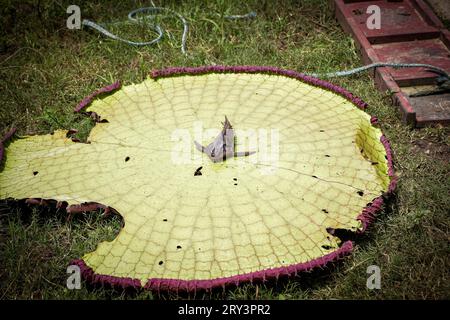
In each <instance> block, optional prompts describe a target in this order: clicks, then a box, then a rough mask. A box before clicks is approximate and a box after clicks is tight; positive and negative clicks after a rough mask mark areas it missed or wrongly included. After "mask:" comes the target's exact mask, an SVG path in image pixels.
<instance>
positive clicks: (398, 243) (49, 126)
mask: <svg viewBox="0 0 450 320" xmlns="http://www.w3.org/2000/svg"><path fill="white" fill-rule="evenodd" d="M3 2H4V3H3V5H2V6H1V9H0V10H1V11H2V13H1V15H0V19H1V21H0V22H1V25H2V28H1V30H0V37H1V38H0V39H1V41H0V79H1V80H0V98H1V100H0V101H1V112H0V133H2V134H3V133H5V132H6V131H7V129H8V128H11V127H16V128H18V133H19V134H20V135H25V134H42V133H48V132H51V131H53V130H55V129H58V128H63V129H70V128H77V129H79V131H80V132H79V134H78V137H79V138H81V139H84V138H86V136H87V134H88V132H89V130H90V128H92V126H93V123H92V121H91V120H90V119H87V118H85V117H84V116H81V115H76V114H73V112H72V110H73V107H74V106H75V105H76V104H77V103H78V102H79V101H80V100H81V99H82V98H83V97H84V96H86V95H87V94H89V93H90V92H92V91H93V90H95V89H97V88H99V87H101V86H104V85H106V84H110V83H111V82H113V81H115V80H121V81H123V82H124V83H125V84H129V83H133V82H140V81H142V80H143V79H144V78H145V77H146V75H147V74H148V72H149V71H150V70H152V69H158V68H163V67H168V66H200V65H211V64H227V65H243V64H251V65H273V66H277V67H281V68H287V69H293V70H299V71H305V72H324V71H334V70H342V69H347V68H351V67H356V66H359V65H361V61H360V60H359V58H358V54H357V52H356V51H355V44H354V42H353V41H352V39H351V38H350V37H349V36H348V35H346V34H345V33H344V32H343V31H342V30H341V28H340V26H339V25H338V23H337V22H336V21H335V19H334V17H333V14H332V11H331V10H330V7H329V6H328V2H327V1H320V0H308V1H302V2H301V3H297V2H296V1H292V2H290V1H282V2H278V3H275V2H272V1H256V0H253V1H249V2H245V3H242V2H241V1H237V0H236V1H216V2H207V3H204V2H203V1H189V2H183V3H181V2H179V1H155V2H156V4H157V5H161V6H165V7H169V8H172V9H175V10H176V11H177V12H179V13H181V14H183V15H184V16H185V17H186V18H187V19H188V21H189V23H190V26H191V30H190V32H189V37H188V41H187V48H188V56H187V57H185V56H183V55H182V54H181V52H180V38H181V30H182V28H181V24H180V23H179V21H177V20H176V19H174V18H172V17H165V18H157V19H156V20H157V21H159V22H161V23H162V24H163V27H164V28H165V29H166V31H167V32H168V36H166V37H165V39H164V41H162V42H161V43H159V44H157V45H155V46H153V47H141V48H136V47H131V46H127V45H125V44H122V43H119V42H116V41H112V40H108V39H105V38H103V37H102V36H100V35H98V34H97V33H95V32H91V31H88V30H68V29H67V28H66V27H65V22H66V18H67V16H68V15H67V14H66V8H67V6H68V5H69V4H72V3H71V1H62V0H61V1H48V2H45V4H43V2H41V1H24V2H21V3H20V4H15V5H13V4H12V1H6V2H5V1H3ZM78 5H79V6H80V7H81V10H82V16H83V18H89V19H92V20H94V21H99V22H109V21H118V20H122V19H124V17H126V15H127V12H128V11H130V10H132V9H134V8H137V7H141V6H146V5H148V3H147V4H146V3H145V2H144V1H133V3H131V4H125V3H122V2H116V1H109V2H107V1H103V2H102V3H101V4H96V3H93V2H90V1H89V2H88V1H86V2H82V1H78ZM251 10H255V11H256V12H257V13H258V17H257V18H256V19H253V20H241V21H227V20H225V19H224V18H223V16H224V15H226V14H240V13H246V12H249V11H251ZM113 28H116V29H117V26H113ZM117 31H118V32H121V34H122V35H124V36H128V37H130V38H134V39H140V40H143V39H145V38H146V37H149V36H152V35H149V34H148V31H146V30H145V29H142V28H137V29H131V28H127V27H126V26H124V28H122V29H120V30H117ZM332 82H334V83H336V84H338V85H341V86H343V87H345V88H347V89H349V90H350V91H351V92H354V93H355V94H357V95H358V96H360V97H362V98H363V99H364V100H365V101H366V102H368V103H369V106H370V108H369V112H370V113H371V114H373V115H376V116H377V117H378V118H379V119H380V120H381V122H382V129H383V131H384V133H385V134H386V136H387V137H388V138H389V139H390V141H391V143H392V148H393V150H394V156H395V166H396V170H397V173H398V175H399V176H400V182H399V185H398V189H397V192H396V196H395V197H394V198H393V199H392V200H391V202H390V203H389V204H388V205H387V206H386V208H385V210H384V211H383V213H382V214H380V215H379V217H378V219H377V221H376V223H375V224H374V225H373V226H372V227H371V228H370V229H369V231H368V232H367V233H366V234H365V235H364V236H361V237H358V238H357V239H356V240H357V241H356V250H355V251H354V253H353V254H352V255H351V256H349V257H347V258H345V259H344V260H342V261H340V262H339V263H336V264H333V265H331V266H329V267H327V268H325V269H323V270H317V271H314V272H312V273H308V274H302V275H300V276H299V277H296V278H291V279H280V280H279V281H277V282H271V283H267V284H259V285H244V286H242V287H239V288H230V289H229V290H226V291H222V290H219V291H213V292H212V293H204V294H203V293H199V294H197V295H196V296H194V295H190V296H188V297H190V298H194V297H195V298H200V299H209V298H220V299H244V298H249V299H254V298H258V299H329V298H333V299H334V298H338V299H342V298H343V299H388V298H394V299H448V298H450V219H449V215H448V208H449V207H450V203H449V194H450V190H449V185H450V183H449V182H450V181H449V163H448V159H449V152H448V150H449V138H448V137H449V135H448V133H449V130H448V128H442V127H436V128H426V129H420V130H413V129H411V128H409V127H408V126H405V125H404V124H403V123H402V122H401V121H400V120H399V119H400V115H399V112H398V111H397V109H396V108H395V107H394V106H393V105H392V104H391V102H390V99H389V96H388V95H387V94H382V93H380V92H378V91H377V90H376V89H375V87H374V83H373V81H372V79H371V78H370V77H369V76H368V75H367V74H360V75H357V76H353V77H351V78H346V79H334V80H333V81H332ZM0 223H1V224H0V298H2V299H58V298H62V299H81V298H83V299H106V298H113V299H130V298H133V299H151V298H162V299H169V298H170V299H171V298H177V295H172V294H166V295H161V296H159V295H154V294H152V293H151V292H133V293H129V292H120V291H116V290H113V289H108V288H104V289H102V288H92V287H89V286H86V285H83V288H82V289H81V290H68V289H67V288H66V286H65V283H66V279H67V275H66V267H67V263H68V262H69V261H70V260H71V259H74V258H77V257H80V256H82V255H83V253H85V252H87V251H91V250H93V249H95V247H96V245H97V243H98V242H100V241H104V240H111V239H113V238H114V235H115V234H117V232H118V231H119V230H120V226H121V219H120V218H119V217H117V216H113V217H111V218H102V217H100V216H99V215H98V214H95V213H91V214H86V215H81V216H79V217H75V218H74V219H72V220H71V221H67V220H66V217H65V213H64V212H60V211H57V210H55V209H45V208H36V207H34V208H29V207H27V206H24V205H20V204H11V203H9V204H5V203H3V204H2V205H1V207H0ZM372 264H376V265H378V266H380V268H381V273H382V282H381V286H382V287H381V290H368V289H367V288H366V279H367V276H368V275H367V274H366V268H367V267H368V266H369V265H372Z"/></svg>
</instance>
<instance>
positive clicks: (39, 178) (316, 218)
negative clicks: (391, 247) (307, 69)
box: [0, 67, 395, 290]
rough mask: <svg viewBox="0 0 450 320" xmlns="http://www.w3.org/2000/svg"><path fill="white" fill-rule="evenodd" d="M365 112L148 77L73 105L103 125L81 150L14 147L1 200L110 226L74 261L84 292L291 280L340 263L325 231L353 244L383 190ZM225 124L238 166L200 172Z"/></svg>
mask: <svg viewBox="0 0 450 320" xmlns="http://www.w3.org/2000/svg"><path fill="white" fill-rule="evenodd" d="M108 91H115V92H111V93H110V94H109V95H107V96H101V97H100V96H98V97H95V95H96V94H97V93H101V92H108ZM364 107H365V104H364V102H362V101H361V100H360V99H358V98H356V97H354V96H353V95H352V94H350V93H349V92H347V91H345V90H344V89H342V88H338V87H336V86H333V85H331V84H329V83H327V82H324V81H321V80H318V79H315V78H311V77H307V76H303V75H302V74H299V73H296V72H292V71H284V70H279V69H275V68H267V67H203V68H180V69H176V68H175V69H167V70H163V71H156V72H154V73H153V74H152V76H151V77H149V78H148V79H146V80H145V81H143V82H142V83H139V84H134V85H128V86H124V87H121V88H120V86H119V85H118V84H115V85H113V86H110V87H106V88H104V89H102V90H100V91H98V92H96V93H95V94H93V95H91V96H89V97H88V98H86V99H85V100H83V102H82V103H81V104H80V105H79V106H78V108H77V111H82V112H87V113H91V114H93V115H97V119H98V120H100V119H102V120H103V121H99V122H98V123H97V124H96V126H95V127H94V128H93V129H92V131H91V133H90V135H89V137H88V143H79V142H74V141H72V140H71V139H70V138H67V137H66V134H67V132H66V131H62V130H58V131H56V132H54V133H53V134H48V135H40V136H27V137H24V138H20V139H16V140H15V141H13V142H12V143H11V144H10V145H9V146H8V147H7V149H6V152H5V154H6V160H5V163H4V168H3V171H2V172H1V173H0V198H2V199H5V198H13V199H54V200H56V201H58V202H59V203H67V205H68V207H67V210H68V211H69V212H73V211H80V210H86V209H89V208H91V207H95V206H103V207H105V208H114V210H116V211H117V212H118V213H120V215H122V217H123V219H124V221H125V226H124V228H123V229H122V230H121V231H120V233H119V235H118V236H117V238H115V239H114V240H113V241H111V242H102V243H100V244H99V245H98V247H97V249H96V250H95V251H94V252H90V253H87V254H86V255H85V256H84V257H82V259H78V260H75V261H74V262H73V263H74V264H77V265H79V266H80V267H81V268H82V271H83V275H84V276H85V277H86V278H87V279H88V280H90V281H94V282H107V283H113V284H114V283H117V284H121V285H124V286H125V285H130V286H136V287H141V286H143V287H147V288H156V289H162V288H165V289H171V290H176V289H187V290H195V289H198V288H211V287H215V286H221V285H226V284H229V283H239V282H242V281H251V280H253V279H260V280H261V279H262V280H264V279H267V278H271V277H277V276H279V275H280V274H296V273H297V272H299V271H303V270H309V269H311V268H313V267H315V266H321V265H324V264H325V263H327V262H329V261H331V260H334V259H336V258H338V257H339V256H341V255H343V254H345V253H348V252H349V251H350V250H351V249H352V243H351V242H350V241H346V242H342V241H341V240H340V239H339V238H338V237H336V236H335V233H334V232H333V231H334V230H336V229H346V230H351V231H354V232H362V231H363V230H364V229H365V227H366V225H367V223H368V222H370V220H371V219H372V217H373V214H374V213H376V211H377V210H379V209H380V207H381V205H382V201H383V198H382V197H381V195H382V194H384V193H389V192H390V191H392V189H393V188H394V185H395V177H394V175H393V171H392V163H391V156H390V149H389V145H388V143H387V140H386V139H385V138H384V136H383V135H382V133H381V131H380V129H379V128H378V127H377V126H376V119H374V118H371V117H370V116H369V115H368V114H366V113H365V112H364V111H363V110H362V109H363V108H364ZM225 116H226V117H227V120H224V119H225ZM228 119H229V124H226V123H225V124H224V125H225V126H227V127H230V128H231V127H232V128H233V130H234V132H233V134H234V135H235V137H233V143H234V142H235V144H236V145H235V146H233V147H232V148H233V149H235V150H234V151H235V152H236V153H239V152H241V156H230V157H228V158H226V159H223V161H211V159H212V157H210V155H208V154H206V153H205V152H202V151H205V150H206V149H207V148H208V147H203V146H209V145H213V143H212V142H214V141H215V140H214V135H217V133H219V132H220V130H222V128H223V125H222V124H221V122H224V121H228ZM200 127H201V130H199V128H200ZM206 129H208V130H210V129H215V130H216V131H214V132H213V131H211V130H210V131H211V132H212V133H213V134H211V135H202V136H199V135H198V133H199V132H200V133H202V132H204V131H205V130H206ZM264 130H265V131H264ZM245 132H253V133H258V134H259V133H264V134H265V135H266V137H268V138H267V139H266V140H264V139H260V140H261V141H262V140H264V141H266V142H267V143H265V144H260V143H259V142H258V144H256V145H255V144H253V145H251V144H247V142H248V141H250V140H251V137H252V135H251V134H250V135H249V136H248V137H250V138H248V139H247V138H245V139H244V133H245ZM258 134H256V136H257V137H259V138H261V135H258ZM264 134H263V136H264ZM216 141H217V140H216ZM186 146H187V147H186ZM199 148H200V149H199ZM202 148H203V149H202ZM208 150H209V149H208ZM271 150H272V151H273V150H275V151H274V152H272V151H271ZM210 151H211V150H209V152H210ZM228 153H230V152H228ZM231 154H233V152H231ZM267 155H269V156H267ZM34 201H35V202H36V200H34ZM38 201H40V200H38Z"/></svg>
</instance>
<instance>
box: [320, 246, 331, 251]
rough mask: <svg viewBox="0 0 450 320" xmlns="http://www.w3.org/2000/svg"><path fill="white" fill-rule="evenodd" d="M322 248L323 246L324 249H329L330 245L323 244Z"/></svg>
mask: <svg viewBox="0 0 450 320" xmlns="http://www.w3.org/2000/svg"><path fill="white" fill-rule="evenodd" d="M322 248H324V249H325V250H330V249H331V248H332V247H331V246H328V245H323V246H322Z"/></svg>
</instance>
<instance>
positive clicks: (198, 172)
mask: <svg viewBox="0 0 450 320" xmlns="http://www.w3.org/2000/svg"><path fill="white" fill-rule="evenodd" d="M202 168H203V167H198V168H197V170H195V172H194V176H201V175H202V172H201V171H200V170H202Z"/></svg>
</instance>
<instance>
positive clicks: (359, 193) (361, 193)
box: [356, 190, 364, 197]
mask: <svg viewBox="0 0 450 320" xmlns="http://www.w3.org/2000/svg"><path fill="white" fill-rule="evenodd" d="M356 193H357V194H358V195H359V196H360V197H362V196H363V195H364V192H363V191H361V190H359V191H358V192H356Z"/></svg>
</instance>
